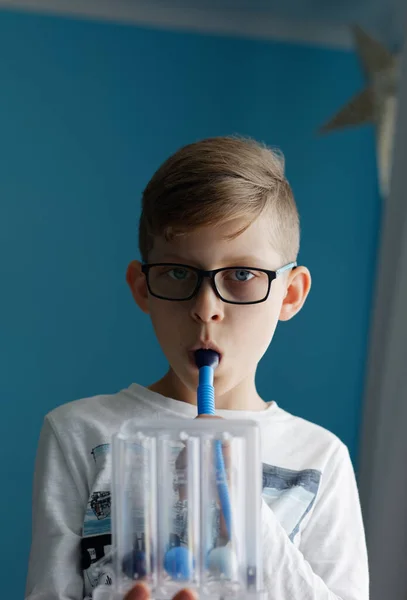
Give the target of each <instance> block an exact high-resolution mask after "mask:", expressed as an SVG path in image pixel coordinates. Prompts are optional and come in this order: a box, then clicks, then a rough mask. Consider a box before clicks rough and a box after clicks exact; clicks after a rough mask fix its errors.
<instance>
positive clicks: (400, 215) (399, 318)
mask: <svg viewBox="0 0 407 600" xmlns="http://www.w3.org/2000/svg"><path fill="white" fill-rule="evenodd" d="M401 69H402V70H401V81H400V86H399V100H398V116H397V121H396V134H395V148H394V162H393V171H392V179H391V182H392V183H391V191H390V196H389V198H388V199H387V200H386V202H385V203H384V214H383V229H382V237H381V250H380V257H379V265H378V277H377V285H376V294H375V308H374V314H373V323H372V333H371V342H370V356H369V365H368V375H367V385H366V396H365V404H364V423H363V433H362V446H361V456H360V468H359V486H360V494H361V501H362V508H363V512H364V518H365V525H366V535H367V543H368V551H369V563H370V574H371V600H407V36H406V43H405V45H404V55H403V57H402V66H401Z"/></svg>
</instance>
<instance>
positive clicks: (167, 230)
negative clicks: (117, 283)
mask: <svg viewBox="0 0 407 600" xmlns="http://www.w3.org/2000/svg"><path fill="white" fill-rule="evenodd" d="M266 211H267V213H268V214H269V215H270V224H271V228H270V232H271V241H272V244H273V247H274V249H275V250H276V251H277V252H278V253H279V254H280V255H281V258H282V259H283V260H284V261H287V262H290V261H294V260H296V258H297V254H298V250H299V243H300V227H299V216H298V211H297V207H296V204H295V201H294V196H293V193H292V190H291V187H290V185H289V183H288V181H287V179H286V178H285V175H284V159H283V157H282V155H281V153H279V152H277V151H275V150H272V149H271V148H268V147H267V146H265V145H263V144H260V143H258V142H256V141H254V140H252V139H248V138H241V137H234V136H233V137H232V136H227V137H214V138H208V139H204V140H202V141H199V142H195V143H192V144H189V145H187V146H184V147H183V148H181V149H180V150H178V151H177V152H176V153H175V154H173V155H172V156H170V157H169V158H168V159H167V160H166V161H165V162H164V163H163V164H162V165H161V167H159V169H158V170H157V171H156V172H155V173H154V175H153V177H152V178H151V179H150V181H149V183H148V184H147V186H146V188H145V190H144V192H143V198H142V213H141V217H140V224H139V248H140V253H141V256H142V259H143V260H144V261H147V258H148V254H149V252H150V251H151V249H152V246H153V242H154V237H155V236H164V237H165V239H167V240H171V239H173V238H174V237H175V236H178V235H182V234H186V233H189V232H191V231H193V230H195V229H197V228H198V227H202V226H210V225H212V226H215V225H218V224H220V223H222V224H223V223H227V222H230V221H234V220H237V219H242V220H243V222H244V223H245V225H244V227H241V228H240V229H239V230H238V231H236V232H234V234H233V236H232V237H237V236H238V235H239V234H240V233H242V232H243V231H244V230H245V229H247V228H248V227H249V226H250V224H251V223H252V222H253V221H255V219H257V217H259V215H260V214H262V213H263V212H266Z"/></svg>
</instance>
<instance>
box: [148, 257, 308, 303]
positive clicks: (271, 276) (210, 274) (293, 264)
mask: <svg viewBox="0 0 407 600" xmlns="http://www.w3.org/2000/svg"><path fill="white" fill-rule="evenodd" d="M166 266H167V267H181V268H183V269H190V270H191V271H194V272H195V273H196V274H197V276H198V279H197V282H196V286H195V289H194V291H193V292H192V294H191V295H190V296H188V297H187V298H167V297H166V296H160V295H159V294H155V293H154V292H153V291H152V290H151V287H150V278H149V272H150V269H151V268H152V267H166ZM296 266H297V263H296V262H290V263H288V264H286V265H283V266H282V267H280V268H279V269H277V270H276V271H270V270H268V269H259V268H257V267H235V266H232V267H221V268H220V269H212V270H211V271H205V270H204V269H198V268H197V267H193V266H191V265H184V264H181V263H144V264H143V265H142V266H141V270H142V272H143V273H144V275H145V277H146V281H147V288H148V291H149V292H150V294H151V295H152V296H154V297H155V298H159V299H160V300H167V301H168V302H187V301H188V300H192V298H194V296H196V295H197V294H198V293H199V290H200V289H201V285H202V283H203V280H204V279H205V277H208V278H209V279H210V280H211V285H212V289H213V291H214V292H215V295H216V296H217V297H218V298H220V300H222V302H226V304H238V305H243V304H261V303H262V302H265V301H266V300H267V298H268V297H269V295H270V288H271V283H272V281H274V279H276V278H277V277H278V276H279V275H281V274H282V273H284V272H285V271H288V270H290V269H295V267H296ZM239 269H240V270H242V271H260V272H262V273H266V275H267V276H268V288H267V293H266V295H265V296H264V298H263V299H262V300H255V301H253V302H234V301H233V300H226V299H225V298H223V297H222V295H221V294H220V292H219V290H218V288H217V287H216V283H215V276H216V275H217V273H220V272H221V271H231V270H232V271H234V270H236V271H238V270H239Z"/></svg>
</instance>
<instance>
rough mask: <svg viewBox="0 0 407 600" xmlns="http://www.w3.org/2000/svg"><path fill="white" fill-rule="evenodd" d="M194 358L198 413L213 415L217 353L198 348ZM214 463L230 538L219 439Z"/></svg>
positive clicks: (227, 495)
mask: <svg viewBox="0 0 407 600" xmlns="http://www.w3.org/2000/svg"><path fill="white" fill-rule="evenodd" d="M195 359H196V364H197V366H198V368H199V384H198V389H197V404H198V415H214V414H215V389H214V387H213V376H214V369H216V367H217V366H218V364H219V355H218V354H217V353H216V352H214V351H213V350H198V351H197V352H196V355H195ZM215 464H216V485H217V489H218V495H219V502H220V506H221V509H222V513H223V518H224V519H225V525H226V530H227V533H228V537H229V539H230V536H231V520H232V514H231V507H230V497H229V489H228V483H227V477H226V469H225V462H224V459H223V452H222V443H221V442H220V441H219V440H218V441H216V442H215Z"/></svg>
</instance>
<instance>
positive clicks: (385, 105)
mask: <svg viewBox="0 0 407 600" xmlns="http://www.w3.org/2000/svg"><path fill="white" fill-rule="evenodd" d="M353 34H354V38H355V43H356V49H357V52H358V54H359V58H360V60H361V62H362V67H363V71H364V74H365V78H366V80H367V85H366V87H365V88H364V89H363V90H362V91H361V92H360V93H359V94H357V95H356V96H354V97H353V98H352V99H351V100H350V101H349V102H348V103H347V104H346V105H345V106H344V107H343V108H342V109H341V110H340V111H339V112H338V113H337V114H336V115H335V116H334V117H333V118H332V119H331V120H330V121H328V122H327V123H326V124H325V125H323V127H322V128H321V130H320V131H321V133H326V132H329V131H332V130H334V129H342V128H343V127H350V126H355V125H363V124H365V123H373V124H374V125H375V126H376V147H377V149H376V151H377V166H378V171H379V184H380V190H381V193H382V195H383V196H384V197H387V196H388V193H389V186H390V175H391V164H392V152H393V140H394V124H395V119H396V109H397V83H398V71H399V69H398V66H399V65H398V63H399V61H398V58H397V57H396V56H394V55H392V54H391V53H390V52H389V50H388V49H387V48H385V47H384V46H382V44H380V43H379V42H378V41H377V40H375V39H373V38H372V37H371V36H369V35H368V34H367V33H366V32H365V31H363V30H362V29H361V28H360V27H354V28H353Z"/></svg>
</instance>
